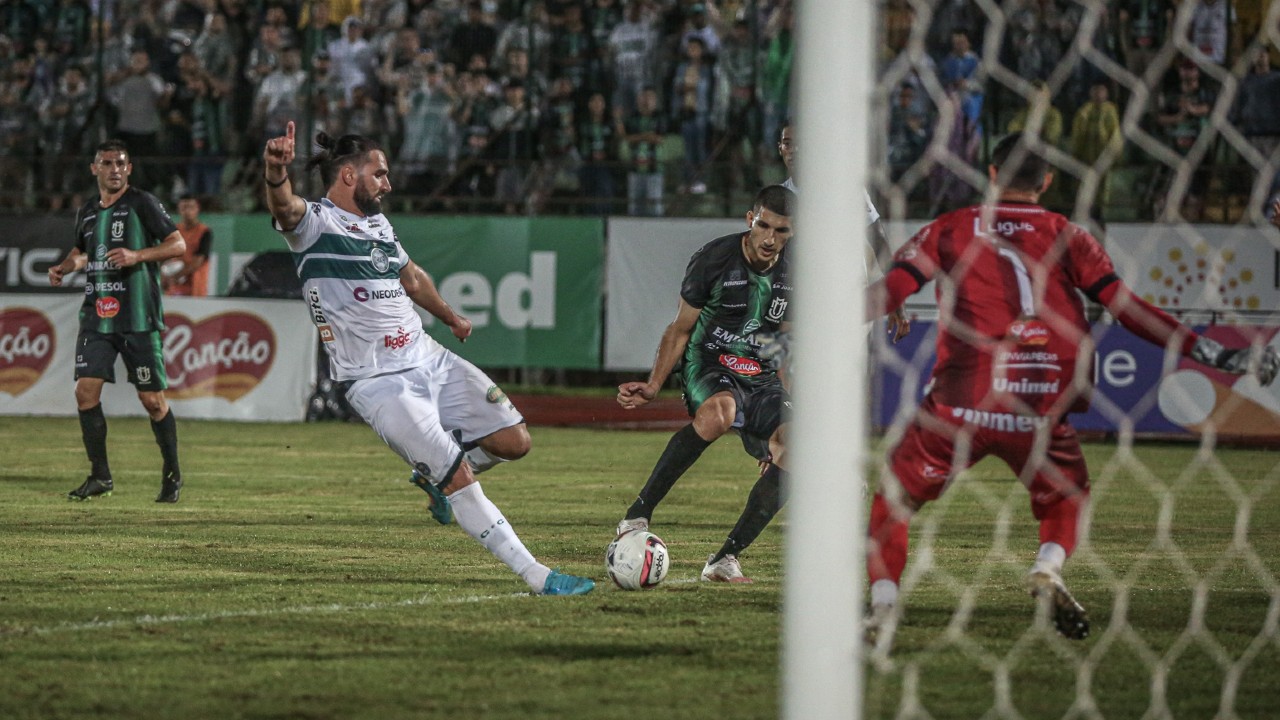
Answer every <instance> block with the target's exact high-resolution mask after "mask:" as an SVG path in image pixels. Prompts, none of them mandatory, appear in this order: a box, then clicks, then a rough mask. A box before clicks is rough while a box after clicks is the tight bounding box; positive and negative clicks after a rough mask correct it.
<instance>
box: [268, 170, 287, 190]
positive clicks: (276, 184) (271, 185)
mask: <svg viewBox="0 0 1280 720" xmlns="http://www.w3.org/2000/svg"><path fill="white" fill-rule="evenodd" d="M262 182H264V183H266V184H267V187H269V188H278V187H280V186H281V185H284V184H285V183H287V182H289V173H287V172H286V173H285V174H284V177H283V178H281V179H280V182H271V181H270V180H268V179H267V174H266V173H263V174H262Z"/></svg>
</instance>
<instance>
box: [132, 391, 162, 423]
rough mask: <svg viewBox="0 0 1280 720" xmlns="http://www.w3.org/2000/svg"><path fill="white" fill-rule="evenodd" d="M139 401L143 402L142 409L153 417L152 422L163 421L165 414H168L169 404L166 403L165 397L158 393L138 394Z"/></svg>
mask: <svg viewBox="0 0 1280 720" xmlns="http://www.w3.org/2000/svg"><path fill="white" fill-rule="evenodd" d="M138 400H140V401H141V402H142V407H143V409H144V410H146V411H147V414H148V415H150V416H151V419H152V420H161V419H163V418H164V416H165V413H166V412H168V408H169V406H168V403H166V402H165V401H164V395H163V394H161V393H158V392H142V393H138Z"/></svg>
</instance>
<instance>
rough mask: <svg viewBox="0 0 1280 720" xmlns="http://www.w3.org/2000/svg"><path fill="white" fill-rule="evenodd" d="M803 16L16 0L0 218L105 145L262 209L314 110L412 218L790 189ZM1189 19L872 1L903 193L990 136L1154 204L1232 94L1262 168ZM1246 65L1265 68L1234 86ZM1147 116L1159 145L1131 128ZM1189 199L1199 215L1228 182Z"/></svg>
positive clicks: (610, 4)
mask: <svg viewBox="0 0 1280 720" xmlns="http://www.w3.org/2000/svg"><path fill="white" fill-rule="evenodd" d="M792 2H793V0H304V1H303V2H281V1H279V0H56V1H38V0H0V204H7V205H9V206H15V205H17V206H34V207H40V208H50V209H57V208H61V207H67V206H68V205H70V204H72V203H74V202H75V201H76V200H77V198H78V196H80V195H82V194H83V193H84V192H85V191H86V190H87V189H88V188H87V186H88V185H89V184H90V183H89V182H88V181H89V179H90V178H88V176H87V173H85V172H83V167H84V163H85V162H86V160H87V158H88V157H89V155H90V154H91V150H92V147H93V146H94V145H95V144H96V143H97V142H98V141H100V140H101V139H103V138H104V137H107V136H112V137H119V138H121V139H123V140H125V141H126V143H128V146H129V147H130V148H131V151H132V154H133V156H134V157H135V158H136V159H138V162H137V163H135V171H134V173H135V175H134V182H135V184H137V185H139V186H142V187H145V188H150V189H153V190H155V191H157V192H159V193H161V194H162V196H168V197H177V196H178V195H180V194H183V193H191V194H195V195H198V196H202V197H204V198H207V199H208V200H210V202H209V203H208V204H209V206H211V207H215V208H222V209H234V210H245V209H252V208H253V207H254V205H255V203H257V202H258V201H259V199H258V198H259V196H260V191H259V185H258V182H259V178H260V177H261V170H260V167H258V166H257V158H258V156H260V154H261V148H262V145H263V143H264V142H265V140H266V139H267V138H269V137H273V136H276V135H279V134H282V133H283V131H284V125H285V123H286V122H288V121H289V120H295V121H297V123H298V126H299V134H300V135H301V136H304V137H313V136H314V134H315V132H317V131H319V130H324V131H325V132H328V133H329V134H331V135H337V134H341V133H347V132H353V133H360V134H362V135H367V136H370V137H373V138H375V139H377V140H378V141H379V142H381V143H382V144H383V146H384V147H386V148H388V150H389V157H390V159H391V160H392V163H393V178H394V180H395V184H396V188H397V191H398V192H397V193H396V196H397V197H400V198H403V199H404V203H405V205H404V207H406V208H409V209H416V210H449V211H459V212H462V211H481V212H503V213H529V212H584V213H622V212H626V213H629V214H633V215H662V214H664V213H666V212H668V210H669V206H670V203H671V200H672V199H673V198H688V197H698V196H701V195H703V194H704V193H708V192H709V191H710V192H711V193H713V194H716V193H720V194H728V193H732V192H735V191H737V192H750V191H752V190H753V189H754V188H756V187H758V186H759V184H761V183H763V182H769V181H775V182H776V181H779V180H781V179H782V177H781V169H780V168H779V167H778V166H777V165H776V162H777V153H776V142H777V138H778V134H779V131H780V129H781V125H782V123H783V122H784V121H785V120H786V119H787V118H788V117H789V115H790V113H791V108H789V107H788V102H789V98H790V94H791V85H792V81H793V63H794V58H795V40H794V38H793V30H794V27H793V25H794V14H793V7H792ZM1186 4H1187V5H1194V6H1195V7H1194V8H1192V9H1190V14H1191V16H1190V22H1189V23H1188V24H1187V28H1188V30H1187V41H1188V42H1186V43H1181V44H1177V43H1172V42H1171V40H1172V33H1173V32H1174V28H1175V24H1176V23H1175V13H1176V12H1178V4H1177V3H1175V2H1172V1H1171V0H1122V1H1119V2H1112V3H1107V4H1105V7H1106V10H1105V12H1102V13H1095V12H1091V11H1090V10H1089V8H1091V7H1097V4H1093V3H1080V2H1077V1H1076V0H1005V2H1002V3H1000V7H1001V8H1002V10H1003V13H1004V23H1005V24H1004V29H1005V31H1004V32H1003V33H1000V34H999V36H996V35H994V34H993V33H990V32H989V30H990V29H991V27H992V23H991V22H990V19H989V18H988V17H987V15H986V14H985V12H984V10H983V9H982V7H983V5H985V4H981V3H979V2H977V0H937V1H936V2H934V3H932V5H931V6H930V9H929V13H928V18H927V23H921V22H920V18H919V17H917V15H918V12H917V9H918V6H919V3H915V2H910V1H909V0H881V2H880V3H879V5H880V15H879V17H880V21H881V24H882V27H883V32H882V34H881V37H882V41H883V42H882V46H881V57H880V76H881V77H882V79H883V80H882V83H881V87H882V92H881V95H882V96H883V97H882V99H883V110H884V112H883V114H882V116H881V117H882V119H883V125H884V126H883V127H882V128H880V130H881V131H882V132H883V142H882V143H881V144H880V146H881V147H883V148H884V151H885V155H884V157H883V158H882V160H883V161H884V165H885V168H886V171H887V172H886V176H887V179H890V180H893V181H897V182H899V183H900V184H901V185H902V186H903V187H904V188H906V189H907V191H908V195H909V196H910V197H913V198H923V199H925V202H926V205H927V207H925V208H922V210H924V211H927V212H930V213H932V212H936V211H939V210H941V209H944V208H947V207H951V206H956V205H959V204H961V203H964V202H967V201H968V200H970V199H972V197H973V196H974V194H975V192H976V189H977V188H978V187H979V186H980V185H981V182H982V180H981V178H982V175H981V173H980V171H979V169H980V168H981V167H982V165H981V163H982V161H983V154H984V152H985V148H986V147H988V146H989V143H990V142H992V141H994V140H997V139H998V137H999V136H1000V135H1002V134H1004V133H1006V132H1011V131H1014V130H1028V131H1034V132H1036V133H1038V134H1039V135H1040V136H1041V137H1042V138H1043V139H1044V140H1045V142H1046V143H1047V144H1049V145H1052V146H1054V147H1056V148H1058V149H1059V150H1060V151H1061V153H1060V156H1057V157H1058V160H1057V161H1056V164H1057V165H1059V167H1060V168H1065V169H1067V170H1068V172H1066V173H1060V175H1066V176H1068V180H1070V182H1063V183H1061V185H1062V190H1060V191H1058V193H1057V195H1055V198H1056V199H1057V201H1058V202H1060V203H1069V202H1070V201H1071V198H1074V197H1075V190H1076V189H1078V188H1080V187H1082V186H1087V187H1089V188H1096V190H1097V191H1096V192H1094V193H1093V195H1092V197H1094V199H1095V200H1096V202H1095V203H1094V212H1095V214H1100V213H1101V208H1102V207H1103V206H1105V205H1107V204H1108V177H1109V173H1102V174H1101V175H1099V176H1096V177H1094V176H1087V173H1085V172H1084V169H1085V168H1086V167H1094V166H1095V165H1096V166H1097V167H1099V168H1102V169H1110V168H1115V167H1121V166H1125V165H1133V164H1138V165H1143V166H1145V167H1147V168H1149V169H1150V173H1149V175H1150V178H1148V180H1149V187H1148V193H1149V195H1150V204H1151V205H1152V206H1153V207H1154V206H1157V205H1158V204H1159V203H1160V202H1161V200H1160V199H1161V198H1162V197H1163V196H1164V194H1165V193H1164V190H1162V189H1161V188H1162V187H1168V186H1170V185H1171V184H1172V183H1173V182H1174V181H1175V180H1176V179H1177V173H1175V172H1173V169H1174V168H1175V167H1176V165H1177V163H1176V159H1177V158H1178V157H1187V158H1189V159H1192V160H1194V161H1195V162H1196V163H1198V165H1197V167H1198V168H1200V169H1207V168H1209V167H1210V165H1211V161H1212V160H1213V159H1214V158H1215V157H1216V156H1215V155H1213V152H1216V150H1217V146H1216V145H1215V147H1214V148H1209V149H1206V145H1208V144H1210V143H1207V142H1202V141H1200V138H1202V137H1203V136H1204V133H1203V130H1204V129H1205V128H1206V127H1207V126H1208V125H1209V124H1210V122H1211V115H1212V111H1213V109H1214V108H1215V107H1216V105H1217V103H1218V98H1219V95H1220V94H1221V93H1223V92H1224V90H1230V91H1231V92H1232V93H1233V94H1234V98H1232V102H1231V111H1230V113H1229V117H1230V119H1231V120H1232V121H1233V122H1234V123H1236V127H1237V128H1238V129H1239V131H1240V132H1241V133H1242V134H1243V136H1244V137H1246V138H1248V141H1249V143H1250V147H1251V148H1253V150H1254V151H1256V152H1255V154H1251V153H1250V152H1248V151H1247V150H1241V149H1239V148H1237V149H1236V155H1237V156H1238V157H1237V159H1239V160H1241V161H1242V162H1249V163H1251V164H1252V165H1253V166H1254V167H1261V166H1263V162H1264V159H1266V158H1270V157H1271V155H1272V153H1273V151H1275V150H1276V149H1277V145H1278V144H1280V73H1277V72H1275V71H1272V70H1271V69H1270V66H1269V57H1268V51H1267V50H1266V48H1265V47H1262V46H1261V45H1259V44H1258V43H1248V42H1246V41H1245V39H1243V38H1242V37H1241V35H1242V32H1241V23H1240V22H1239V21H1238V19H1237V18H1236V17H1235V15H1234V11H1233V9H1232V0H1188V2H1187V3H1186ZM1186 11H1187V10H1186V9H1184V12H1186ZM99 17H102V18H103V21H102V22H101V24H100V23H99V22H98V18H99ZM1081 34H1084V35H1085V36H1086V37H1087V40H1086V41H1079V40H1077V37H1078V36H1080V35H1081ZM100 38H101V42H99V39H100ZM1242 55H1243V56H1244V57H1245V58H1246V59H1252V60H1253V62H1252V66H1251V70H1250V72H1249V74H1248V75H1247V76H1246V77H1244V78H1242V80H1241V82H1239V83H1238V87H1235V85H1234V84H1232V83H1226V84H1224V79H1226V78H1228V77H1229V75H1230V71H1231V68H1232V67H1234V66H1237V65H1240V63H1238V62H1237V61H1240V60H1241V58H1242ZM1125 70H1127V71H1128V72H1129V73H1133V74H1134V75H1135V76H1137V77H1138V78H1140V79H1139V80H1137V81H1134V82H1124V78H1123V71H1125ZM1135 88H1145V90H1146V91H1145V92H1135ZM1135 103H1138V104H1140V107H1139V108H1138V111H1137V112H1136V113H1134V117H1135V118H1136V119H1137V122H1138V125H1137V127H1138V128H1140V129H1141V130H1143V131H1144V132H1146V133H1148V134H1149V135H1150V136H1151V137H1152V138H1154V140H1155V142H1154V143H1144V142H1135V141H1133V140H1132V139H1130V140H1129V141H1127V142H1126V141H1125V140H1123V139H1122V135H1123V136H1124V137H1128V136H1129V133H1123V134H1122V132H1121V120H1122V119H1123V118H1125V117H1126V115H1128V114H1130V110H1131V109H1132V108H1131V106H1132V105H1133V104H1135ZM850 130H851V131H853V130H856V129H855V128H850ZM1215 137H1216V136H1215ZM944 151H945V153H944ZM303 154H305V151H303ZM947 154H949V155H950V156H954V158H956V159H958V161H959V162H949V161H948V162H938V160H939V159H940V158H943V157H946V156H947ZM1072 159H1074V162H1075V164H1072ZM1182 182H1184V184H1187V185H1188V187H1187V192H1186V193H1184V194H1183V196H1184V197H1185V198H1186V199H1187V203H1185V204H1184V206H1183V207H1181V208H1180V209H1181V210H1182V211H1183V212H1184V213H1193V212H1195V210H1196V208H1195V203H1197V202H1200V203H1203V199H1204V196H1205V195H1206V193H1208V192H1209V190H1210V187H1209V186H1210V183H1211V182H1212V174H1211V173H1209V172H1201V171H1199V170H1197V172H1194V173H1191V174H1190V177H1189V181H1188V180H1185V179H1184V180H1183V181H1182ZM310 189H312V190H314V188H310ZM1156 209H1157V210H1158V209H1159V208H1158V207H1157V208H1156ZM922 214H923V213H922ZM1193 219H1194V218H1193Z"/></svg>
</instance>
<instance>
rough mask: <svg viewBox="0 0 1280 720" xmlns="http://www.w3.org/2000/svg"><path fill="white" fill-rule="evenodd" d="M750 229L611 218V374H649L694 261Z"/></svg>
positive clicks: (738, 222)
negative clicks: (709, 248)
mask: <svg viewBox="0 0 1280 720" xmlns="http://www.w3.org/2000/svg"><path fill="white" fill-rule="evenodd" d="M746 229H747V221H746V209H745V208H744V209H743V217H741V218H736V219H730V220H675V219H673V220H663V219H643V218H609V227H608V229H607V231H606V233H605V237H606V238H607V240H606V246H605V258H606V259H605V293H606V297H605V313H604V317H605V344H604V369H605V370H647V369H649V367H651V366H652V365H653V356H654V353H655V352H656V351H657V349H658V341H659V340H660V339H661V338H662V331H663V330H666V328H667V325H669V324H671V321H672V320H675V319H676V310H677V309H678V308H679V304H680V282H681V281H682V280H684V270H685V267H686V266H688V264H689V257H690V256H691V255H693V253H694V252H695V251H697V249H698V248H700V247H702V246H703V245H706V244H707V243H709V242H711V241H712V240H715V239H716V238H718V237H720V236H722V235H728V234H729V233H732V232H744V231H746Z"/></svg>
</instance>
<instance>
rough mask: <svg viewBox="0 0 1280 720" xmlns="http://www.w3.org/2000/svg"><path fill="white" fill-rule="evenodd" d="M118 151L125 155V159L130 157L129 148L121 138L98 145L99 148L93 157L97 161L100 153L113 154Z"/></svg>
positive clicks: (95, 150)
mask: <svg viewBox="0 0 1280 720" xmlns="http://www.w3.org/2000/svg"><path fill="white" fill-rule="evenodd" d="M116 150H119V151H120V152H122V153H124V154H125V157H128V156H129V146H127V145H125V144H124V141H123V140H121V139H120V138H111V139H110V140H104V141H103V142H100V143H98V147H97V148H95V149H94V151H93V156H94V158H95V159H96V158H97V156H98V154H99V153H104V152H113V151H116Z"/></svg>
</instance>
